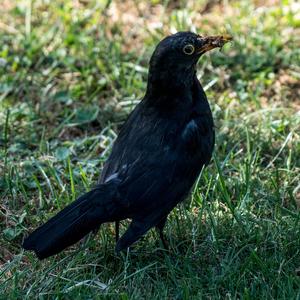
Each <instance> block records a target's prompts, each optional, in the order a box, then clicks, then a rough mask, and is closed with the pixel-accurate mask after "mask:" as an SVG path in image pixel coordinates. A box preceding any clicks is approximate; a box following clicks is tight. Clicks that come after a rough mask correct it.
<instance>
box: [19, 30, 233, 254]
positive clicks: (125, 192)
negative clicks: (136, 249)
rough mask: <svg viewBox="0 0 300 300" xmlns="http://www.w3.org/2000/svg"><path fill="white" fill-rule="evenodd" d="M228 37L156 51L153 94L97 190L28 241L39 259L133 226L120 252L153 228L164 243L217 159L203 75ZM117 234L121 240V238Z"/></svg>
mask: <svg viewBox="0 0 300 300" xmlns="http://www.w3.org/2000/svg"><path fill="white" fill-rule="evenodd" d="M229 40H231V38H230V37H228V36H210V37H203V36H200V35H197V34H195V33H192V32H178V33H176V34H173V35H170V36H168V37H166V38H165V39H163V40H162V41H161V42H160V43H159V44H158V45H157V47H156V49H155V51H154V53H153V55H152V57H151V60H150V67H149V75H148V85H147V91H146V94H145V96H144V98H143V100H142V101H141V102H140V103H139V104H138V105H137V106H136V108H135V109H134V110H133V111H132V113H131V114H130V116H129V117H128V119H127V121H126V122H125V124H124V126H123V128H122V129H121V131H120V134H119V136H118V138H117V139H116V141H115V143H114V145H113V148H112V152H111V155H110V157H109V158H108V160H107V162H106V163H105V166H104V169H103V171H102V174H101V177H100V180H99V182H98V184H97V186H96V187H95V188H94V189H92V190H91V191H90V192H88V193H86V194H84V195H82V196H81V197H79V198H78V199H77V200H76V201H74V202H73V203H71V204H70V205H69V206H67V207H66V208H65V209H63V210H62V211H61V212H59V213H58V214H57V215H56V216H54V217H53V218H51V219H50V220H49V221H48V222H47V223H45V224H44V225H42V226H41V227H39V228H38V229H36V230H35V231H34V232H33V233H32V234H30V235H29V236H28V237H27V238H26V239H25V241H24V243H23V247H24V248H25V249H27V250H33V251H35V253H36V254H37V256H38V257H39V258H40V259H43V258H46V257H49V256H51V255H54V254H56V253H59V252H60V251H62V250H63V249H65V248H66V247H68V246H70V245H72V244H74V243H76V242H77V241H79V240H80V239H81V238H82V237H84V236H85V235H87V234H88V233H89V232H91V231H93V230H97V228H99V226H100V225H101V224H102V223H105V222H113V221H115V222H116V225H117V232H118V225H119V221H121V220H124V219H128V218H129V219H131V220H132V222H131V224H130V225H129V227H128V229H127V231H126V232H125V233H124V235H123V236H122V237H121V238H120V239H118V241H117V244H116V251H117V252H119V251H120V250H123V249H126V248H128V247H129V246H130V245H131V244H133V243H134V242H136V241H137V240H138V239H140V238H141V237H142V236H143V235H144V234H145V233H146V232H147V231H148V230H149V229H150V228H152V227H157V228H158V229H159V232H160V237H161V238H162V240H163V241H164V239H163V233H162V230H163V227H164V225H165V222H166V219H167V216H168V214H169V213H170V212H171V210H172V209H173V208H174V207H175V206H176V205H177V204H178V203H179V202H181V201H183V200H184V198H185V196H186V195H187V193H188V192H189V190H190V189H191V187H192V186H193V184H194V182H195V180H196V178H197V176H198V175H199V173H200V171H201V169H202V168H203V167H204V166H205V165H207V164H208V163H209V161H210V159H211V155H212V152H213V148H214V124H213V118H212V114H211V110H210V107H209V104H208V102H207V98H206V95H205V93H204V91H203V89H202V87H201V85H200V83H199V81H198V79H197V76H196V64H197V61H198V59H199V58H200V56H201V55H202V54H203V53H205V52H207V51H208V50H210V49H213V48H216V47H222V46H223V45H224V44H225V43H226V42H228V41H229ZM117 235H118V233H117Z"/></svg>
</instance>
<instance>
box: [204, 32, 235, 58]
mask: <svg viewBox="0 0 300 300" xmlns="http://www.w3.org/2000/svg"><path fill="white" fill-rule="evenodd" d="M198 41H199V42H201V46H200V47H199V49H198V54H203V53H205V52H207V51H209V50H211V49H214V48H218V47H219V48H221V47H223V46H224V45H225V44H226V43H228V42H230V41H232V37H231V36H229V35H216V36H207V37H199V38H198Z"/></svg>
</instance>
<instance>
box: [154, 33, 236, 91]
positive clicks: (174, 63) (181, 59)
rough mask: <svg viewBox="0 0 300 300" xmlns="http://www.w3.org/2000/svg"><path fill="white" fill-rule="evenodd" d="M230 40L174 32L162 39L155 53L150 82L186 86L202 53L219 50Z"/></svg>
mask: <svg viewBox="0 0 300 300" xmlns="http://www.w3.org/2000/svg"><path fill="white" fill-rule="evenodd" d="M231 40H232V38H231V37H230V36H227V35H220V36H206V37H204V36H201V35H198V34H195V33H192V32H177V33H176V34H172V35H170V36H168V37H166V38H164V39H163V40H162V41H160V43H159V44H158V45H157V47H156V49H155V50H154V52H153V54H152V57H151V60H150V69H149V81H150V82H151V81H157V82H160V83H162V82H165V83H167V82H168V81H172V85H173V86H174V85H182V84H186V81H189V80H190V78H191V77H193V76H194V74H195V66H196V63H197V61H198V60H199V58H200V56H201V55H202V54H204V53H205V52H207V51H209V50H211V49H214V48H218V47H222V46H223V45H224V44H225V43H227V42H229V41H231Z"/></svg>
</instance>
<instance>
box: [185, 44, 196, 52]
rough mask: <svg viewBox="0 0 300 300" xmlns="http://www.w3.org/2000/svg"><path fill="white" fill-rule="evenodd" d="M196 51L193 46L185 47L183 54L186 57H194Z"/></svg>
mask: <svg viewBox="0 0 300 300" xmlns="http://www.w3.org/2000/svg"><path fill="white" fill-rule="evenodd" d="M194 51H195V47H194V46H193V45H191V44H188V45H185V46H184V47H183V53H184V54H186V55H192V54H193V53H194Z"/></svg>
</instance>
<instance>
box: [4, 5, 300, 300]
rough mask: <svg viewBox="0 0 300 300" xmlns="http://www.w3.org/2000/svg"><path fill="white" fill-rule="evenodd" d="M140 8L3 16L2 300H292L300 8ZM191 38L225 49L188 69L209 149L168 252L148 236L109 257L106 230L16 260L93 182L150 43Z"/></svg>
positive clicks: (298, 242)
mask: <svg viewBox="0 0 300 300" xmlns="http://www.w3.org/2000/svg"><path fill="white" fill-rule="evenodd" d="M147 3H148V2H146V1H145V2H141V1H135V2H130V1H125V2H124V3H123V2H122V3H121V2H115V1H112V2H111V3H110V2H109V3H106V2H105V1H94V0H91V1H71V0H66V1H58V0H55V1H38V0H37V1H16V4H14V3H11V2H10V1H4V2H3V4H1V6H2V7H1V8H0V9H1V10H2V13H1V15H2V17H1V21H0V32H1V33H0V75H1V77H0V129H1V136H0V174H1V177H0V197H1V202H0V220H1V224H0V263H1V269H0V298H1V299H26V298H28V299H32V298H39V299H48V298H49V299H103V298H104V299H200V298H204V299H299V298H300V277H299V273H300V271H299V268H300V212H299V208H300V185H299V182H300V167H299V166H300V143H299V138H300V137H299V133H300V102H299V98H300V94H299V90H300V83H299V82H300V67H299V66H300V50H299V49H300V48H299V36H300V19H299V16H300V8H299V5H298V4H296V2H292V1H282V2H280V4H278V5H275V4H272V1H270V2H268V1H267V3H266V6H261V7H259V6H255V5H254V4H253V2H252V1H241V2H236V1H232V2H231V1H230V2H228V3H227V1H224V2H222V3H219V4H218V3H217V4H212V1H205V0H201V1H194V2H193V1H187V2H186V1H164V2H163V4H159V1H152V4H147ZM143 5H144V6H143ZM118 11H119V13H120V16H119V17H113V16H112V15H114V16H116V13H117V12H118ZM200 12H201V14H200ZM188 29H197V31H198V32H201V33H204V34H218V33H223V32H228V33H230V34H232V35H233V36H234V43H233V44H232V45H231V46H229V47H228V46H227V47H225V49H223V51H222V52H218V51H214V52H212V53H210V54H207V55H205V57H203V58H202V59H201V61H200V62H199V66H198V74H199V78H200V80H201V82H202V85H203V86H205V87H206V89H207V95H208V97H209V100H210V103H211V107H212V110H213V114H214V118H215V121H216V126H217V128H216V130H217V139H216V148H215V154H214V158H213V160H212V162H211V164H210V166H209V167H208V168H207V169H206V170H204V171H203V172H202V174H201V176H200V178H199V180H198V182H197V184H196V186H195V188H194V190H193V191H192V193H191V197H189V198H188V199H187V201H186V202H185V203H183V204H182V205H181V206H178V208H176V209H175V210H174V211H173V213H172V214H171V215H170V217H169V221H168V223H167V226H166V229H165V231H166V235H167V237H168V239H169V242H170V248H171V249H170V253H168V252H166V251H165V250H163V248H162V245H161V244H160V242H159V240H158V238H157V235H156V233H155V232H154V231H151V232H149V233H148V234H147V236H146V237H145V238H144V240H143V241H141V242H139V243H138V244H137V245H136V246H135V247H134V249H133V250H132V251H131V252H130V253H127V254H123V255H121V256H116V255H115V253H114V244H115V243H114V228H113V226H112V225H109V224H108V225H104V226H102V227H101V230H100V231H99V233H98V234H97V236H96V237H95V238H94V237H91V238H90V239H89V241H88V242H87V243H86V244H84V243H79V244H76V245H75V246H74V247H72V248H71V249H69V250H67V251H64V252H63V253H61V254H59V255H57V256H55V257H52V258H50V259H47V260H45V261H42V262H40V261H38V260H37V259H36V257H35V256H34V255H33V254H32V253H28V252H26V253H24V252H23V251H22V249H21V247H20V245H21V242H22V239H23V237H24V236H25V235H27V234H28V233H29V232H30V231H31V230H33V229H34V228H36V227H37V226H38V225H39V224H41V223H42V222H44V221H45V220H47V219H48V218H49V217H51V216H52V215H54V214H55V213H57V212H58V211H59V210H60V209H61V208H63V207H64V206H65V205H67V204H68V203H70V202H71V201H72V200H74V199H75V198H76V197H77V196H79V195H80V194H81V193H82V192H84V191H86V190H88V189H89V188H90V187H91V186H93V185H94V184H95V183H96V181H97V177H98V176H99V173H100V172H101V167H102V166H103V162H104V161H105V159H106V158H107V156H108V154H109V151H110V149H111V146H112V143H113V141H114V139H115V137H116V135H117V133H118V130H119V128H120V126H121V124H122V122H123V121H124V120H125V119H126V116H127V115H128V113H129V112H130V111H131V110H132V109H133V107H134V106H135V105H136V103H137V102H138V100H139V99H141V98H142V97H143V94H144V92H145V87H146V79H147V66H148V61H149V57H150V55H151V52H152V51H153V49H154V46H155V44H156V43H157V42H158V41H159V40H160V39H161V38H162V37H163V36H164V35H166V34H168V33H169V32H173V31H174V30H188ZM125 228H126V222H124V223H123V225H122V231H124V230H125ZM297 271H298V274H297Z"/></svg>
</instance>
